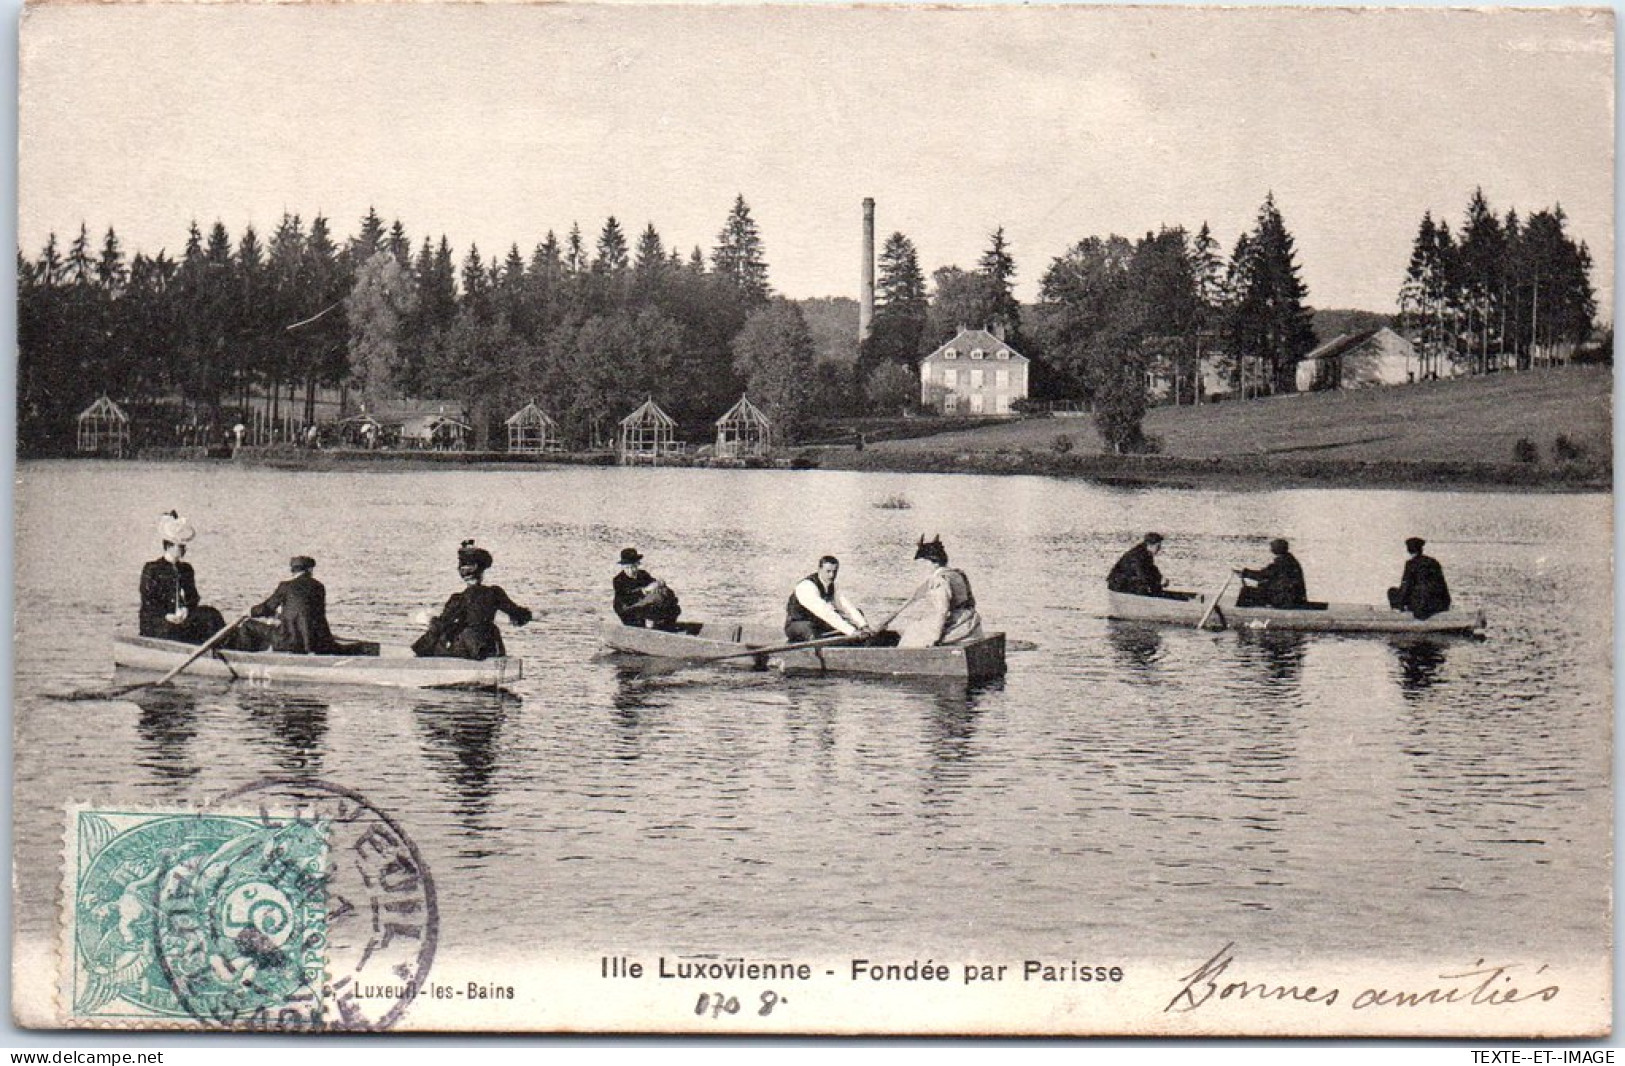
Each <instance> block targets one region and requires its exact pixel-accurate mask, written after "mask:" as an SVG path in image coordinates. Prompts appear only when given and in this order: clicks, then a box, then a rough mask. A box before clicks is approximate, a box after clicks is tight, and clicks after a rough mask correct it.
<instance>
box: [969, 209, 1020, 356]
mask: <svg viewBox="0 0 1625 1066" xmlns="http://www.w3.org/2000/svg"><path fill="white" fill-rule="evenodd" d="M988 239H989V240H990V241H991V242H992V243H991V244H990V245H989V246H988V249H987V251H985V252H983V253H982V258H981V259H980V260H979V261H978V262H977V264H976V268H977V272H978V273H979V274H981V276H982V277H984V278H986V279H987V283H988V298H989V301H990V303H989V308H988V314H989V320H988V321H987V322H980V323H976V324H977V325H982V326H986V327H988V328H990V329H991V328H994V327H1003V329H1004V336H1005V339H1006V340H1007V341H1008V342H1009V343H1010V344H1013V345H1016V346H1017V347H1020V346H1021V304H1020V302H1019V301H1017V299H1016V286H1015V279H1016V261H1015V259H1014V258H1012V257H1011V255H1010V248H1009V245H1007V244H1006V243H1005V240H1004V227H1003V226H1000V227H999V228H998V229H996V230H994V231H993V234H992V236H991V237H989V238H988Z"/></svg>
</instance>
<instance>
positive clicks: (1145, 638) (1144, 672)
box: [1106, 619, 1163, 681]
mask: <svg viewBox="0 0 1625 1066" xmlns="http://www.w3.org/2000/svg"><path fill="white" fill-rule="evenodd" d="M1106 638H1107V640H1108V641H1109V642H1110V643H1111V646H1112V654H1113V655H1114V656H1115V657H1116V658H1117V661H1118V662H1120V663H1122V664H1123V665H1124V666H1126V667H1128V668H1129V671H1130V673H1132V674H1134V675H1136V677H1137V678H1138V679H1141V680H1147V681H1151V680H1155V679H1156V675H1157V670H1156V666H1157V663H1158V661H1159V660H1161V658H1162V655H1163V649H1162V627H1161V626H1158V625H1149V624H1147V623H1144V622H1123V621H1118V620H1117V619H1111V620H1110V621H1108V622H1107V623H1106Z"/></svg>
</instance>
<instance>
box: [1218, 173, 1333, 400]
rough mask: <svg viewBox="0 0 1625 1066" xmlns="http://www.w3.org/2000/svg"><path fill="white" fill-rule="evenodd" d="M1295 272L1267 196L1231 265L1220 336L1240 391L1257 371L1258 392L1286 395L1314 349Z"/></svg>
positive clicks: (1303, 290)
mask: <svg viewBox="0 0 1625 1066" xmlns="http://www.w3.org/2000/svg"><path fill="white" fill-rule="evenodd" d="M1298 269H1299V268H1298V262H1297V251H1296V248H1295V246H1294V242H1293V239H1292V234H1291V233H1290V232H1289V231H1288V230H1287V228H1286V223H1285V221H1284V220H1283V219H1282V217H1281V212H1280V209H1279V208H1277V207H1276V206H1275V195H1274V193H1271V194H1269V195H1268V196H1266V197H1265V199H1264V205H1263V206H1262V207H1261V208H1260V209H1259V212H1258V220H1257V222H1256V223H1255V225H1254V227H1253V230H1252V232H1251V233H1249V234H1247V235H1245V236H1243V238H1242V239H1241V240H1240V241H1238V242H1237V246H1236V252H1235V254H1234V255H1233V256H1232V257H1231V263H1230V288H1231V299H1232V303H1231V306H1230V309H1229V314H1228V316H1227V319H1228V323H1227V329H1226V331H1225V332H1226V334H1227V338H1226V339H1227V341H1228V342H1229V343H1230V345H1231V353H1232V356H1233V357H1234V358H1235V359H1236V360H1237V364H1236V368H1237V373H1238V375H1240V376H1241V377H1243V378H1244V380H1242V381H1240V382H1239V384H1240V385H1241V386H1242V388H1243V390H1244V391H1249V390H1250V389H1251V388H1252V386H1253V382H1254V380H1255V379H1253V378H1251V377H1249V376H1248V375H1249V374H1250V370H1249V368H1250V367H1251V366H1253V365H1256V366H1258V367H1259V368H1260V370H1259V377H1258V379H1256V380H1257V383H1258V385H1259V386H1260V388H1261V391H1264V392H1291V391H1292V390H1293V389H1294V387H1295V381H1294V378H1295V376H1296V370H1297V362H1298V360H1299V359H1300V358H1301V357H1303V356H1304V355H1306V354H1308V353H1309V352H1310V351H1311V350H1313V349H1314V347H1315V330H1314V324H1313V314H1312V312H1311V311H1310V310H1309V308H1308V307H1307V306H1306V305H1305V304H1304V300H1305V298H1306V297H1307V296H1308V294H1309V290H1308V288H1307V286H1305V285H1304V283H1303V281H1302V279H1301V278H1300V277H1299V275H1298Z"/></svg>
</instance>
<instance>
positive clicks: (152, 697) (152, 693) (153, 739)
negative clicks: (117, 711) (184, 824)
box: [125, 687, 198, 785]
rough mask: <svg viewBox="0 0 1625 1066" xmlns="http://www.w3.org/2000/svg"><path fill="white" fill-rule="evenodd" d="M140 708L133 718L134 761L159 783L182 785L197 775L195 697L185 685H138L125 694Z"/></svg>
mask: <svg viewBox="0 0 1625 1066" xmlns="http://www.w3.org/2000/svg"><path fill="white" fill-rule="evenodd" d="M125 698H126V699H128V700H129V701H130V702H132V703H134V704H135V705H136V706H137V707H139V708H140V709H141V717H140V718H139V719H137V720H136V734H137V735H138V736H139V737H140V738H141V739H140V749H139V751H138V753H137V755H136V759H135V764H136V765H137V766H138V767H140V768H141V769H143V770H148V771H151V773H152V775H153V777H154V778H156V779H157V781H158V783H159V784H168V785H181V784H185V783H187V782H189V781H191V780H192V779H194V778H196V777H197V776H198V766H197V763H196V761H195V760H194V759H193V757H192V742H193V741H194V740H196V739H197V733H198V725H197V697H196V696H195V695H194V694H193V693H191V692H188V691H187V690H186V689H184V688H169V687H165V688H144V689H137V690H136V691H134V692H132V693H130V694H129V695H128V696H126V697H125Z"/></svg>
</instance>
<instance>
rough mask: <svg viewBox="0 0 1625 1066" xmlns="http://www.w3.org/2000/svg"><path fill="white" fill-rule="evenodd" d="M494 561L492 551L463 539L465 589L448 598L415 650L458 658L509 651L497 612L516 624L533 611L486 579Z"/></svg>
mask: <svg viewBox="0 0 1625 1066" xmlns="http://www.w3.org/2000/svg"><path fill="white" fill-rule="evenodd" d="M492 562H493V560H492V558H491V553H490V552H488V551H486V550H485V549H484V548H476V547H475V546H474V542H473V541H471V540H465V541H463V544H462V547H461V548H459V549H457V573H458V576H460V577H461V578H462V579H463V590H462V591H461V592H456V593H453V594H452V596H451V598H450V599H448V600H447V601H446V606H445V608H444V609H443V610H442V611H441V612H440V616H439V617H438V618H436V619H434V620H433V621H432V622H430V623H429V628H428V630H427V631H426V632H425V633H424V634H423V635H422V636H421V637H419V638H418V639H417V640H416V642H414V643H413V645H412V650H413V651H414V652H416V653H417V654H418V655H419V656H445V657H449V658H455V659H491V658H495V657H498V656H502V655H506V654H507V650H506V649H505V648H504V647H503V644H502V631H501V630H499V629H498V628H497V624H496V615H497V612H498V611H501V612H503V613H504V614H506V615H507V616H508V618H509V619H510V620H512V622H513V624H514V625H516V626H522V625H525V624H526V623H528V622H529V621H530V619H531V613H530V611H529V609H527V608H524V607H521V606H519V605H518V604H517V603H514V602H513V601H512V600H510V599H509V598H508V594H507V593H506V592H504V591H502V588H501V587H500V586H498V585H487V584H485V583H484V582H485V572H486V571H487V570H489V569H490V568H491V564H492Z"/></svg>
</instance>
